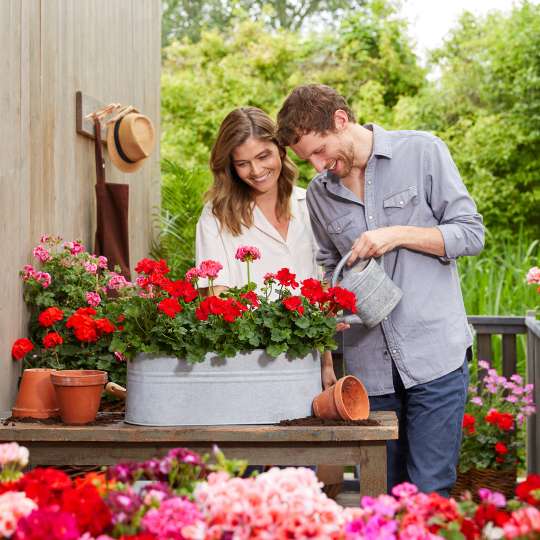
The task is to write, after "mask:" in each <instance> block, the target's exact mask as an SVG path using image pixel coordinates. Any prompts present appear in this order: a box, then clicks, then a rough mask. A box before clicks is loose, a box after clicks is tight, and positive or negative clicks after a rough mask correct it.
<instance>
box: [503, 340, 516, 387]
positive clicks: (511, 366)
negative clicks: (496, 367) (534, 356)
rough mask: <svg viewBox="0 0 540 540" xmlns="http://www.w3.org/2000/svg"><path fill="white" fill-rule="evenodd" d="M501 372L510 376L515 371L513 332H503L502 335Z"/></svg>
mask: <svg viewBox="0 0 540 540" xmlns="http://www.w3.org/2000/svg"><path fill="white" fill-rule="evenodd" d="M502 372H503V373H502V374H503V375H504V376H505V377H507V378H510V377H511V376H512V375H513V374H514V373H516V372H517V347H516V336H515V334H514V335H512V334H503V337H502Z"/></svg>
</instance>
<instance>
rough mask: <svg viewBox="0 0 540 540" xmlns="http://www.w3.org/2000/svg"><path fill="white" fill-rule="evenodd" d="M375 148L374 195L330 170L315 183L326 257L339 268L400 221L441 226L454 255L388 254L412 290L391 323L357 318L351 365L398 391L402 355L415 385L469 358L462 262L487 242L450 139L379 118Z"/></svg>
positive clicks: (369, 383)
mask: <svg viewBox="0 0 540 540" xmlns="http://www.w3.org/2000/svg"><path fill="white" fill-rule="evenodd" d="M365 127H366V128H368V129H371V130H372V131H373V151H372V155H371V157H370V158H369V160H368V163H367V166H366V170H365V191H364V201H363V202H362V201H361V200H359V199H358V197H356V195H354V194H353V193H352V192H351V191H350V190H349V189H347V188H346V187H344V186H343V185H342V184H341V182H340V180H339V178H338V177H337V176H335V175H333V174H331V173H328V172H327V171H323V172H322V173H320V174H318V175H317V176H315V178H314V179H313V180H312V181H311V183H310V185H309V187H308V192H307V203H308V209H309V212H310V217H311V221H312V227H313V232H314V234H315V238H316V240H317V243H318V247H319V251H318V254H317V261H318V263H319V264H321V265H322V266H323V268H324V270H325V277H326V278H327V279H328V278H329V277H331V275H332V271H333V269H334V267H335V266H336V265H337V263H338V261H339V260H340V259H341V257H342V256H343V255H345V254H346V253H347V251H349V249H350V248H351V246H352V243H353V241H354V240H355V239H356V238H358V236H360V235H361V234H362V233H363V232H365V231H367V230H373V229H377V228H379V227H388V226H392V225H411V226H416V227H437V228H438V229H439V230H440V231H441V233H442V235H443V238H444V246H445V251H446V256H445V257H437V256H433V255H427V254H424V253H419V252H416V251H412V250H409V249H405V248H399V249H396V250H393V251H390V252H388V253H386V254H385V255H384V257H383V258H382V260H383V266H384V269H385V271H386V272H387V274H388V275H389V276H390V277H391V278H392V280H393V281H394V283H396V284H397V285H398V286H399V287H400V288H401V289H402V290H403V298H402V299H401V301H400V303H399V304H398V305H397V307H396V308H395V309H394V311H393V312H392V313H391V314H390V316H388V317H387V318H386V319H385V320H384V321H383V322H382V323H381V324H379V325H377V326H376V327H375V328H372V329H367V328H365V327H363V326H359V325H356V326H351V328H350V329H349V330H346V331H345V332H344V335H343V354H344V359H345V363H346V366H347V370H348V373H350V374H352V375H355V376H357V377H358V378H360V379H361V380H362V381H363V382H364V384H365V386H366V388H367V390H368V393H369V394H370V395H374V396H376V395H382V394H388V393H392V392H394V386H393V382H392V360H393V361H394V363H395V365H396V367H397V369H398V371H399V374H400V376H401V379H402V381H403V384H404V385H405V388H410V387H412V386H415V385H417V384H421V383H424V382H428V381H432V380H434V379H437V378H438V377H442V376H443V375H446V374H447V373H450V372H451V371H453V370H455V369H457V368H458V367H460V366H461V365H462V364H463V360H464V358H465V352H466V349H467V348H468V347H469V346H470V345H471V344H472V336H471V333H470V330H469V326H468V324H467V317H466V314H465V307H464V305H463V297H462V294H461V288H460V283H459V276H458V271H457V266H456V259H457V257H460V256H463V255H476V254H478V253H479V252H480V251H481V250H482V248H483V245H484V227H483V225H482V216H481V215H480V214H478V212H477V209H476V205H475V203H474V201H473V200H472V199H471V197H470V195H469V193H468V192H467V189H466V187H465V185H464V184H463V181H462V180H461V177H460V175H459V172H458V170H457V167H456V165H455V164H454V162H453V160H452V157H451V156H450V153H449V151H448V149H447V147H446V145H445V144H444V143H443V142H442V141H441V140H440V139H439V138H437V137H435V136H434V135H431V134H429V133H425V132H420V131H386V130H384V129H383V128H381V127H379V126H377V125H375V124H369V125H366V126H365Z"/></svg>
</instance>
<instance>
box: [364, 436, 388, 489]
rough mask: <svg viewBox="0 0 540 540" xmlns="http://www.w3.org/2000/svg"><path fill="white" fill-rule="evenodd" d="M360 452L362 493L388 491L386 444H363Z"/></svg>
mask: <svg viewBox="0 0 540 540" xmlns="http://www.w3.org/2000/svg"><path fill="white" fill-rule="evenodd" d="M360 454H361V458H360V495H371V496H376V495H380V494H381V493H386V445H371V446H363V447H362V448H361V450H360Z"/></svg>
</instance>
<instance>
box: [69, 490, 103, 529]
mask: <svg viewBox="0 0 540 540" xmlns="http://www.w3.org/2000/svg"><path fill="white" fill-rule="evenodd" d="M62 510H64V511H65V512H70V513H72V514H73V515H74V516H75V518H76V520H77V525H78V527H79V530H80V531H81V532H86V531H88V532H89V533H90V534H92V536H98V535H99V534H101V533H103V532H104V531H105V530H106V529H107V528H108V527H109V525H111V523H112V515H111V511H110V510H109V508H108V507H107V505H106V504H105V502H104V501H103V499H102V498H101V497H100V495H99V492H98V491H97V489H96V488H95V487H94V486H92V485H91V484H83V485H80V486H78V487H75V488H70V489H67V490H65V491H64V493H63V494H62Z"/></svg>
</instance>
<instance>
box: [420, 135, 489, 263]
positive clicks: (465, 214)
mask: <svg viewBox="0 0 540 540" xmlns="http://www.w3.org/2000/svg"><path fill="white" fill-rule="evenodd" d="M427 158H428V159H427V160H426V169H427V171H426V173H427V174H426V186H427V196H428V202H429V204H430V206H431V209H432V211H433V215H434V216H435V218H436V219H437V221H438V222H439V225H437V228H438V229H439V230H440V231H441V234H442V236H443V240H444V249H445V252H446V256H445V257H440V259H441V260H442V261H444V262H448V261H449V260H453V259H457V258H458V257H461V256H464V255H477V254H478V253H480V251H482V249H483V247H484V225H483V223H482V216H481V215H480V214H479V213H478V211H477V208H476V204H475V203H474V201H473V199H472V198H471V196H470V195H469V192H468V191H467V188H466V187H465V184H464V183H463V180H462V179H461V176H460V174H459V171H458V169H457V167H456V164H455V163H454V160H453V159H452V156H451V155H450V152H449V151H448V148H447V146H446V144H444V142H443V141H441V140H440V139H438V138H434V141H433V144H432V145H431V149H430V151H429V152H427Z"/></svg>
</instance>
